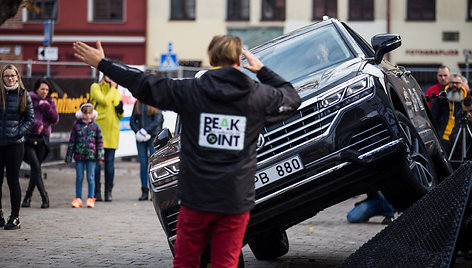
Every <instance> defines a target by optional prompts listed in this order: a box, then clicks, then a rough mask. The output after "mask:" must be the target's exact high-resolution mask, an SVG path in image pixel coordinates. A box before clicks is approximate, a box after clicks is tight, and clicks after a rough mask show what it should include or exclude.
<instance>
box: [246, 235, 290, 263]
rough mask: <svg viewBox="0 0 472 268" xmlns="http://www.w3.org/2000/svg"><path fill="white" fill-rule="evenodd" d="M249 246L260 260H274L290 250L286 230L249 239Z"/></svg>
mask: <svg viewBox="0 0 472 268" xmlns="http://www.w3.org/2000/svg"><path fill="white" fill-rule="evenodd" d="M248 244H249V247H250V248H251V251H252V253H253V254H254V256H255V257H256V259H258V260H273V259H275V258H277V257H280V256H283V255H285V254H287V252H288V247H289V244H288V237H287V232H286V231H285V230H282V231H275V232H271V233H269V234H265V235H260V236H257V237H255V238H253V239H251V240H250V241H249V243H248Z"/></svg>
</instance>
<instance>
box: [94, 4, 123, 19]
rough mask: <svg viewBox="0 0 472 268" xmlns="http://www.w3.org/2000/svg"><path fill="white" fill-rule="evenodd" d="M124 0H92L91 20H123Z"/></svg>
mask: <svg viewBox="0 0 472 268" xmlns="http://www.w3.org/2000/svg"><path fill="white" fill-rule="evenodd" d="M123 14H124V0H94V1H93V21H123V20H124V16H123Z"/></svg>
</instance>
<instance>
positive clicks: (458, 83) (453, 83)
mask: <svg viewBox="0 0 472 268" xmlns="http://www.w3.org/2000/svg"><path fill="white" fill-rule="evenodd" d="M449 84H451V85H462V82H449Z"/></svg>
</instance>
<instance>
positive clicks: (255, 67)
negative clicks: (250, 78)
mask: <svg viewBox="0 0 472 268" xmlns="http://www.w3.org/2000/svg"><path fill="white" fill-rule="evenodd" d="M243 55H244V57H246V59H247V62H248V63H249V65H246V64H245V65H243V67H244V68H246V69H248V70H249V71H251V72H253V73H257V72H258V71H259V70H260V69H262V67H264V64H262V62H261V61H260V60H259V59H258V58H257V57H256V56H254V54H252V53H251V52H249V51H247V50H245V49H243Z"/></svg>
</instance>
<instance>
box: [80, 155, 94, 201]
mask: <svg viewBox="0 0 472 268" xmlns="http://www.w3.org/2000/svg"><path fill="white" fill-rule="evenodd" d="M96 165H97V162H96V161H80V160H78V161H75V173H76V177H75V197H77V198H82V182H83V181H84V166H85V167H86V168H87V184H88V195H87V198H93V197H94V195H95V166H96Z"/></svg>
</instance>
